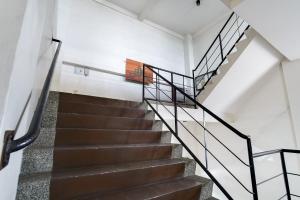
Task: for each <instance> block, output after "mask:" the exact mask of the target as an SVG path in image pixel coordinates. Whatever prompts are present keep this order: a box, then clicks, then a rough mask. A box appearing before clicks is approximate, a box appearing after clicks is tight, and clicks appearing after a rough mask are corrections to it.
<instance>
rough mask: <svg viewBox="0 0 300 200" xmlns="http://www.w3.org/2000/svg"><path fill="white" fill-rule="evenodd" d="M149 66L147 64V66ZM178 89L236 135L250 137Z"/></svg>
mask: <svg viewBox="0 0 300 200" xmlns="http://www.w3.org/2000/svg"><path fill="white" fill-rule="evenodd" d="M146 67H147V66H146ZM149 69H150V70H151V71H153V72H154V73H155V74H157V73H156V72H155V71H154V70H152V69H151V68H149ZM157 75H158V76H159V77H160V78H161V79H163V80H164V81H166V82H167V83H169V84H170V85H172V83H171V82H170V81H168V80H167V79H165V78H164V77H163V76H161V75H159V74H157ZM173 87H174V88H175V89H176V90H178V91H179V92H180V93H181V94H182V95H184V96H186V98H188V99H190V101H191V102H193V103H194V104H196V105H197V106H199V107H200V108H201V109H202V110H204V111H205V112H206V113H208V114H209V115H210V116H212V117H213V118H215V119H216V120H217V121H219V122H220V123H221V124H223V125H224V126H225V127H227V128H228V129H229V130H231V131H232V132H233V133H235V134H236V135H238V136H240V137H241V138H244V139H248V138H249V137H248V136H247V135H244V134H242V133H241V132H239V131H238V130H237V129H235V128H234V127H232V126H231V125H229V124H228V123H227V122H225V121H224V120H223V119H221V118H220V117H218V116H217V115H216V114H214V113H213V112H211V111H210V110H209V109H207V108H206V107H204V106H203V105H202V104H200V103H199V102H197V101H195V100H194V99H193V98H192V97H190V96H189V95H188V94H186V93H185V92H183V91H181V90H180V89H179V88H178V87H177V86H175V85H174V86H173Z"/></svg>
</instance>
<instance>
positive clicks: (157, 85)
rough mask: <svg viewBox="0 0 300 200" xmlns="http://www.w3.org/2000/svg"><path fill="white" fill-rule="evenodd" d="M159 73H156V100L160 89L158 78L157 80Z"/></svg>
mask: <svg viewBox="0 0 300 200" xmlns="http://www.w3.org/2000/svg"><path fill="white" fill-rule="evenodd" d="M158 73H159V72H158ZM158 73H157V74H158ZM157 74H156V80H155V82H156V87H155V90H156V95H155V97H156V101H157V100H158V89H157V88H158V80H157V79H158V75H157Z"/></svg>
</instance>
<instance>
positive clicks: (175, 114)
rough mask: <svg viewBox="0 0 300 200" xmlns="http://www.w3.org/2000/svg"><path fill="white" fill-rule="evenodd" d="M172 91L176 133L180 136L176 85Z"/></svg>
mask: <svg viewBox="0 0 300 200" xmlns="http://www.w3.org/2000/svg"><path fill="white" fill-rule="evenodd" d="M172 91H173V95H174V116H175V133H176V135H177V136H178V117H177V97H176V96H177V95H176V93H177V91H176V89H175V87H174V86H172Z"/></svg>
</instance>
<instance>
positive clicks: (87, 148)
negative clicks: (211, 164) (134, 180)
mask: <svg viewBox="0 0 300 200" xmlns="http://www.w3.org/2000/svg"><path fill="white" fill-rule="evenodd" d="M177 146H178V145H176V144H127V145H78V146H63V147H55V148H54V161H53V170H54V171H55V170H59V169H64V168H76V167H84V166H93V165H108V164H120V163H126V162H137V161H146V160H158V159H168V158H171V156H172V150H173V148H174V149H175V148H176V147H177Z"/></svg>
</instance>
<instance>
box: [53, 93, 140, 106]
mask: <svg viewBox="0 0 300 200" xmlns="http://www.w3.org/2000/svg"><path fill="white" fill-rule="evenodd" d="M59 101H60V102H74V103H90V104H100V105H103V106H104V105H105V106H108V105H110V106H118V107H129V108H145V105H144V104H143V103H142V102H134V101H127V100H119V99H110V98H104V97H94V96H87V95H79V94H70V93H60V95H59Z"/></svg>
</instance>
